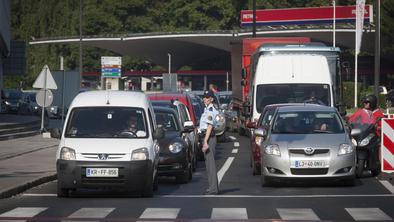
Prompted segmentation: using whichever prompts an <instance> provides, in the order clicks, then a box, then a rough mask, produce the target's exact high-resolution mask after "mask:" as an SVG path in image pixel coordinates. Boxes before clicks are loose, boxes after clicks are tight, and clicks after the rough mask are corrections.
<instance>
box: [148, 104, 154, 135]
mask: <svg viewBox="0 0 394 222" xmlns="http://www.w3.org/2000/svg"><path fill="white" fill-rule="evenodd" d="M148 116H149V125H150V129H151V134H152V138H153V131H154V129H155V128H154V127H153V118H152V114H151V112H150V109H148Z"/></svg>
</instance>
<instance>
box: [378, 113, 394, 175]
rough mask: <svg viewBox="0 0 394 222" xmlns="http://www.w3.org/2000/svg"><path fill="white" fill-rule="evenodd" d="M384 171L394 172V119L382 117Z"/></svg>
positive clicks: (382, 160)
mask: <svg viewBox="0 0 394 222" xmlns="http://www.w3.org/2000/svg"><path fill="white" fill-rule="evenodd" d="M381 148H382V157H381V161H380V162H381V163H382V172H386V173H392V172H394V119H382V145H381Z"/></svg>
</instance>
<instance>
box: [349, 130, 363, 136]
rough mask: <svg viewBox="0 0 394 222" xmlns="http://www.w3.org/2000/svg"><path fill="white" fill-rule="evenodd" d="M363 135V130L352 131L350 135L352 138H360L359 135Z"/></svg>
mask: <svg viewBox="0 0 394 222" xmlns="http://www.w3.org/2000/svg"><path fill="white" fill-rule="evenodd" d="M360 134H361V129H357V128H356V129H352V131H351V132H350V135H351V136H352V137H355V136H358V135H360Z"/></svg>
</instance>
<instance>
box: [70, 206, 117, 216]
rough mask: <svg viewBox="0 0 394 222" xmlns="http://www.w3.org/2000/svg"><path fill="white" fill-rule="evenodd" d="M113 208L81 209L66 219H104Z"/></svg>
mask: <svg viewBox="0 0 394 222" xmlns="http://www.w3.org/2000/svg"><path fill="white" fill-rule="evenodd" d="M113 210H115V208H81V209H79V210H77V211H75V212H74V213H73V214H71V215H70V216H69V217H68V218H105V217H106V216H108V214H110V213H111V212H112V211H113Z"/></svg>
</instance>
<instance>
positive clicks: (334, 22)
mask: <svg viewBox="0 0 394 222" xmlns="http://www.w3.org/2000/svg"><path fill="white" fill-rule="evenodd" d="M332 7H333V9H334V10H333V11H334V14H333V20H332V22H333V24H332V28H333V30H332V47H334V48H335V29H336V5H335V0H332Z"/></svg>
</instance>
